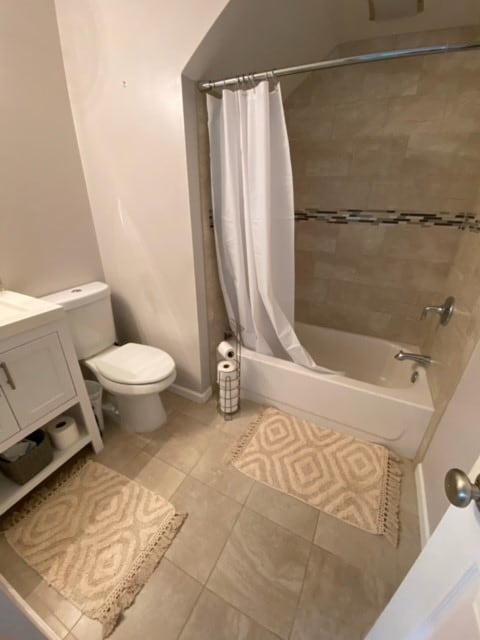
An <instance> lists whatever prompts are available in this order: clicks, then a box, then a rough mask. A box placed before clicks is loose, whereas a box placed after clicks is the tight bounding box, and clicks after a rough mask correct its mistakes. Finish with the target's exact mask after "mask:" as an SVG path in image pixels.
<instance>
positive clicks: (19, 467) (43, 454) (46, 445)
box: [0, 429, 53, 484]
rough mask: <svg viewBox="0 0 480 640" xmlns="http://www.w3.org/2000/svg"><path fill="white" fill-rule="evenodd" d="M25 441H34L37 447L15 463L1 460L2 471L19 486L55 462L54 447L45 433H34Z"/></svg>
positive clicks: (40, 431) (39, 431) (0, 467)
mask: <svg viewBox="0 0 480 640" xmlns="http://www.w3.org/2000/svg"><path fill="white" fill-rule="evenodd" d="M25 440H33V442H36V443H37V446H36V447H33V449H30V451H27V453H26V454H25V455H24V456H21V457H20V458H18V460H15V461H14V462H7V461H6V460H0V470H1V471H3V473H4V474H5V475H6V476H8V477H9V478H10V479H11V480H13V481H14V482H16V483H17V484H25V483H26V482H28V481H29V480H30V479H31V478H33V476H34V475H36V474H37V473H38V472H39V471H41V470H42V469H43V468H44V467H46V466H47V465H48V464H50V462H51V461H52V460H53V451H52V445H51V444H50V440H49V438H48V436H47V434H46V433H45V432H44V431H42V430H41V429H39V430H38V431H34V432H33V433H31V434H30V435H29V436H27V437H26V438H25Z"/></svg>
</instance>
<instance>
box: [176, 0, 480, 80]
mask: <svg viewBox="0 0 480 640" xmlns="http://www.w3.org/2000/svg"><path fill="white" fill-rule="evenodd" d="M398 2H402V0H398ZM472 24H480V0H425V11H424V12H423V13H421V14H419V15H417V16H415V17H412V18H403V19H397V20H389V21H383V22H371V21H370V20H369V18H368V1H367V0H230V2H229V3H228V5H227V6H226V8H225V9H224V11H223V12H222V14H221V15H220V16H219V18H218V19H217V21H216V22H215V23H214V25H213V26H212V28H211V29H210V31H209V32H208V34H207V36H206V37H205V38H204V40H203V41H202V43H201V44H200V46H199V47H198V49H197V51H196V52H195V54H194V55H193V57H192V58H191V60H190V61H189V63H188V65H187V66H186V67H185V74H186V75H187V76H188V77H189V78H192V79H193V80H214V79H218V78H224V77H228V76H235V75H239V74H245V73H250V72H253V71H262V70H265V69H271V68H275V67H283V66H291V65H296V64H303V63H306V62H315V61H317V60H321V59H323V58H325V57H326V56H327V55H328V53H329V52H330V51H331V50H332V49H333V48H334V47H335V46H336V45H337V44H340V43H342V42H349V41H352V40H362V39H364V38H372V37H377V36H382V35H392V34H395V33H409V32H415V31H428V30H431V29H442V28H450V27H456V26H463V25H472Z"/></svg>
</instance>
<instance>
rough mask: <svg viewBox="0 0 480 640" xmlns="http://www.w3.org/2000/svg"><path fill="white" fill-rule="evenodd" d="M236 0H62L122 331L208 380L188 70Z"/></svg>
mask: <svg viewBox="0 0 480 640" xmlns="http://www.w3.org/2000/svg"><path fill="white" fill-rule="evenodd" d="M225 4H226V0H204V1H203V2H201V3H199V2H196V1H195V0H182V1H181V2H180V1H177V2H160V1H159V0H135V1H134V2H133V1H132V0H57V2H56V9H57V18H58V23H59V30H60V38H61V43H62V50H63V55H64V62H65V69H66V75H67V83H68V88H69V93H70V99H71V103H72V109H73V114H74V120H75V126H76V130H77V137H78V142H79V147H80V154H81V157H82V163H83V168H84V172H85V177H86V182H87V188H88V193H89V197H90V203H91V206H92V212H93V217H94V223H95V228H96V232H97V237H98V242H99V246H100V252H101V255H102V261H103V265H104V269H105V276H106V279H107V281H108V282H109V284H110V285H111V286H112V289H113V294H114V302H115V311H116V316H117V322H118V324H119V329H120V336H121V337H123V338H125V337H130V338H132V339H136V340H141V341H142V342H145V343H147V344H151V345H154V346H158V347H161V348H164V349H165V350H166V351H168V352H169V353H171V355H172V357H173V358H174V359H175V361H176V363H177V370H178V378H177V381H178V383H179V384H180V385H182V386H185V387H187V388H189V389H191V390H194V391H203V390H204V389H205V385H208V384H209V383H208V375H207V368H206V367H207V365H206V362H207V361H208V356H207V339H206V335H204V331H205V326H206V322H205V320H204V318H201V317H200V316H201V315H202V314H203V313H204V305H203V307H202V304H201V301H199V298H202V297H203V296H204V292H203V291H202V286H201V282H200V285H199V286H198V287H197V283H196V280H195V273H194V267H195V263H198V262H199V259H198V257H197V256H196V255H194V244H195V250H196V251H197V250H198V251H200V257H201V242H198V241H197V240H196V239H195V238H194V233H193V231H192V222H191V216H190V203H189V192H188V176H187V161H186V153H185V146H186V137H185V130H184V115H183V113H184V112H183V104H182V79H181V73H182V70H183V68H184V66H185V64H186V63H187V61H188V60H189V58H190V57H191V55H192V54H193V52H194V51H195V49H196V47H197V46H198V44H199V42H200V41H201V39H202V38H203V36H204V35H205V33H206V32H207V30H208V28H209V27H210V26H211V24H212V23H213V21H214V19H215V18H216V17H217V15H218V13H219V12H220V11H221V10H222V9H223V7H224V6H225Z"/></svg>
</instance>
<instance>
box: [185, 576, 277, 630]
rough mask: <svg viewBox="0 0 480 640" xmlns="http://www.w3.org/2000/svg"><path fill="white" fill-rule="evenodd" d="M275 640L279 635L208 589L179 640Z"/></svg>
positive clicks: (201, 597)
mask: <svg viewBox="0 0 480 640" xmlns="http://www.w3.org/2000/svg"><path fill="white" fill-rule="evenodd" d="M216 639H218V640H220V639H225V640H227V639H228V640H275V639H278V636H276V635H274V634H273V633H271V632H270V631H267V629H264V628H263V627H261V626H260V625H259V624H257V623H256V622H254V621H253V620H251V619H250V618H248V617H247V616H245V615H244V614H243V613H241V612H240V611H238V609H234V608H233V607H231V606H230V605H229V604H228V603H227V602H225V600H222V598H219V597H218V596H217V595H215V594H214V593H212V592H211V591H209V590H208V589H205V590H204V591H203V593H202V595H201V596H200V598H199V600H198V602H197V604H196V606H195V609H194V610H193V613H192V615H191V616H190V619H189V621H188V622H187V625H186V626H185V629H184V630H183V633H182V634H181V636H180V638H179V640H216Z"/></svg>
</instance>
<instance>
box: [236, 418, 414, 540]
mask: <svg viewBox="0 0 480 640" xmlns="http://www.w3.org/2000/svg"><path fill="white" fill-rule="evenodd" d="M232 459H233V464H234V466H235V467H236V468H237V469H239V470H240V471H242V472H243V473H245V474H246V475H248V476H250V477H251V478H254V479H255V480H257V481H259V482H263V483H264V484H266V485H268V486H270V487H273V488H274V489H278V490H280V491H283V492H284V493H287V494H288V495H290V496H293V497H295V498H298V499H299V500H302V501H303V502H306V503H307V504H309V505H312V506H313V507H316V508H317V509H319V510H321V511H324V512H325V513H328V514H330V515H332V516H335V517H336V518H339V519H340V520H343V521H345V522H348V523H349V524H351V525H354V526H355V527H358V528H359V529H363V530H364V531H368V532H370V533H375V534H382V535H384V536H385V537H386V538H387V539H388V540H389V541H390V542H391V543H392V544H393V545H395V546H397V544H398V535H399V517H398V511H399V504H400V483H401V476H402V474H401V470H400V464H399V459H398V458H397V457H396V456H395V455H394V454H392V453H391V452H390V451H388V449H386V448H385V447H382V446H381V445H378V444H371V443H369V442H362V441H361V440H357V439H356V438H352V437H351V436H346V435H344V434H341V433H337V432H335V431H331V430H330V429H326V428H324V427H318V426H316V425H314V424H312V423H310V422H308V421H307V420H301V419H300V418H295V417H293V416H290V415H287V414H285V413H282V412H281V411H278V410H277V409H273V408H269V409H265V410H264V411H263V412H262V413H261V414H260V415H259V416H258V418H257V419H256V421H255V422H254V423H253V424H252V425H251V426H250V428H249V430H248V432H247V433H246V434H245V435H244V436H243V437H242V438H241V439H240V441H239V443H238V446H237V448H236V449H235V451H234V453H233V456H232Z"/></svg>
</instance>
